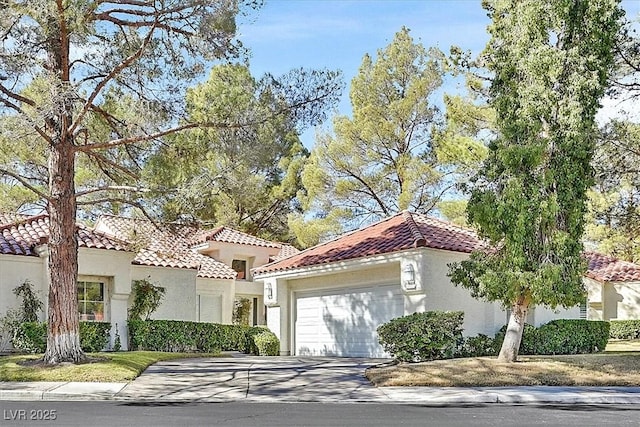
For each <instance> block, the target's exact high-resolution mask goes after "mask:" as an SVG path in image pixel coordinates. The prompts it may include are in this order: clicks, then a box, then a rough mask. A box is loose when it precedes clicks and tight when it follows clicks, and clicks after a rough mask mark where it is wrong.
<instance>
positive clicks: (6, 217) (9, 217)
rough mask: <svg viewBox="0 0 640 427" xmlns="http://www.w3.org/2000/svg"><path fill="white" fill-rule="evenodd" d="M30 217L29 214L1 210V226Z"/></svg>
mask: <svg viewBox="0 0 640 427" xmlns="http://www.w3.org/2000/svg"><path fill="white" fill-rule="evenodd" d="M27 218H29V215H24V214H19V213H14V212H0V226H3V225H7V224H13V223H14V222H19V221H24V220H25V219H27Z"/></svg>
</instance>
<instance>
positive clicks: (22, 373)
mask: <svg viewBox="0 0 640 427" xmlns="http://www.w3.org/2000/svg"><path fill="white" fill-rule="evenodd" d="M89 356H90V357H91V358H92V359H94V360H96V359H97V360H99V361H94V362H91V363H84V364H79V365H74V364H71V363H64V364H60V365H58V366H54V367H50V366H42V365H38V364H36V365H31V366H29V365H28V364H27V365H21V364H19V363H21V362H24V361H29V360H31V361H34V362H35V361H37V360H38V359H40V358H42V355H28V356H26V355H21V356H0V381H89V382H100V381H104V382H127V381H131V380H133V379H134V378H136V377H137V376H138V375H140V374H141V373H142V371H144V370H145V369H146V368H147V367H148V366H149V365H152V364H154V363H156V362H159V361H162V360H172V359H184V358H189V357H215V356H219V355H218V354H203V353H162V352H154V351H130V352H118V353H92V354H89Z"/></svg>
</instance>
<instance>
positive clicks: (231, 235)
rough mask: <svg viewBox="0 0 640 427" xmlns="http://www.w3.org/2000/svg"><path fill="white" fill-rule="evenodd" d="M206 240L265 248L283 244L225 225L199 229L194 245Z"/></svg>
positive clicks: (193, 241) (193, 240) (278, 246)
mask: <svg viewBox="0 0 640 427" xmlns="http://www.w3.org/2000/svg"><path fill="white" fill-rule="evenodd" d="M204 242H224V243H235V244H238V245H249V246H261V247H265V248H280V247H281V246H282V244H280V243H276V242H271V241H269V240H264V239H261V238H259V237H256V236H252V235H251V234H247V233H243V232H242V231H238V230H234V229H233V228H229V227H224V226H223V227H217V228H214V229H213V230H203V231H199V232H198V233H197V234H196V236H195V237H194V238H193V239H192V243H193V244H194V245H195V244H198V243H204Z"/></svg>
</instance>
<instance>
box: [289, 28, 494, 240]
mask: <svg viewBox="0 0 640 427" xmlns="http://www.w3.org/2000/svg"><path fill="white" fill-rule="evenodd" d="M443 61H444V56H443V54H442V53H441V52H439V51H438V50H437V49H428V50H427V49H425V48H424V47H423V46H422V45H421V44H420V43H416V42H414V40H413V39H412V37H411V36H410V33H409V30H408V29H407V28H402V29H401V30H400V31H399V32H398V33H397V34H396V35H395V37H394V39H393V41H392V42H391V43H390V44H389V45H388V46H387V47H386V48H385V49H381V50H379V51H378V54H377V57H376V58H375V59H374V58H372V57H370V56H369V55H365V56H364V58H363V60H362V65H361V66H360V70H359V73H358V75H357V76H356V77H355V78H354V79H353V80H352V82H351V92H350V99H351V105H352V110H353V114H352V117H346V116H338V117H336V118H335V119H334V121H333V134H328V133H327V134H322V135H319V136H318V137H317V140H316V146H315V147H314V149H313V151H312V153H311V157H310V159H309V161H308V163H307V164H306V166H305V168H304V171H303V173H302V182H303V184H304V187H305V191H304V192H303V193H301V195H300V200H301V202H302V204H303V208H304V210H305V213H304V215H299V216H293V217H292V218H291V219H290V225H291V227H292V228H293V229H294V231H295V232H296V234H297V235H298V238H299V239H300V240H301V241H305V242H307V243H314V240H316V239H317V238H321V237H322V236H323V235H325V234H326V233H327V231H333V232H335V231H340V230H341V228H342V226H345V225H347V226H350V225H354V223H358V222H359V223H361V222H366V221H371V220H373V219H378V218H382V217H386V216H389V215H391V214H393V213H396V212H398V211H402V210H405V209H411V210H413V211H416V212H425V213H426V212H429V211H431V210H433V209H434V208H435V206H436V204H437V202H438V201H439V200H441V198H442V197H443V195H444V194H446V193H447V192H448V191H450V190H451V189H452V188H453V186H454V185H455V183H456V179H457V177H458V176H459V175H460V174H461V172H463V171H464V167H463V165H466V164H467V163H469V162H472V161H473V158H474V156H477V155H479V154H478V153H479V152H483V148H482V147H481V146H479V144H478V143H476V141H474V140H467V139H462V138H460V139H457V140H452V139H450V138H438V139H436V138H434V137H433V135H434V131H435V130H436V129H437V128H439V127H440V126H441V121H442V117H441V114H440V111H439V109H438V108H437V106H436V105H435V102H434V96H435V94H436V91H437V90H438V89H439V88H440V86H441V84H442V77H443V74H444V69H443ZM453 143H455V144H458V145H457V146H454V144H453ZM309 218H311V219H309Z"/></svg>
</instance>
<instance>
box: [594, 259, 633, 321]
mask: <svg viewBox="0 0 640 427" xmlns="http://www.w3.org/2000/svg"><path fill="white" fill-rule="evenodd" d="M585 255H586V257H587V260H588V261H589V269H588V271H587V274H586V277H585V279H584V282H585V285H586V288H587V305H586V313H585V314H586V316H587V318H589V319H593V320H628V319H640V266H639V265H637V264H634V263H631V262H627V261H621V260H619V259H616V258H613V257H610V256H606V255H602V254H598V253H595V252H587V253H586V254H585Z"/></svg>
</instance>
